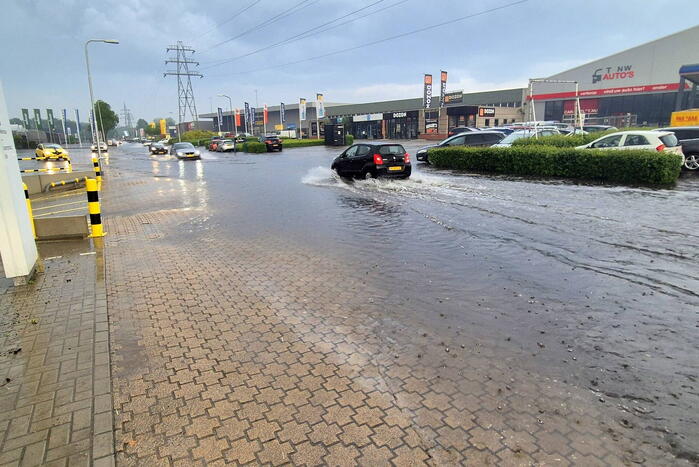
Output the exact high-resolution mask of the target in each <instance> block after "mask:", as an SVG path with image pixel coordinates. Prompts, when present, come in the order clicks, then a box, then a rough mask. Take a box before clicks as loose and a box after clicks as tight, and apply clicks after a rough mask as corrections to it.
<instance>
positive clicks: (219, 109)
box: [218, 107, 223, 129]
mask: <svg viewBox="0 0 699 467" xmlns="http://www.w3.org/2000/svg"><path fill="white" fill-rule="evenodd" d="M221 125H223V109H222V108H221V107H219V108H218V128H219V129H221Z"/></svg>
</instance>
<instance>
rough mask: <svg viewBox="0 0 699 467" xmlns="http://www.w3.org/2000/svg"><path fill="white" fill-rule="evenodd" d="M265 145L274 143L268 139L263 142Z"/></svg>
mask: <svg viewBox="0 0 699 467" xmlns="http://www.w3.org/2000/svg"><path fill="white" fill-rule="evenodd" d="M265 143H267V144H272V143H274V141H272V140H271V139H268V140H266V141H265Z"/></svg>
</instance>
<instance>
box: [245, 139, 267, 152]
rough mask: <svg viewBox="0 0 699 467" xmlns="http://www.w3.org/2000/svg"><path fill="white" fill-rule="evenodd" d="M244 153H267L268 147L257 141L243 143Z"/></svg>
mask: <svg viewBox="0 0 699 467" xmlns="http://www.w3.org/2000/svg"><path fill="white" fill-rule="evenodd" d="M243 151H245V152H252V153H260V152H267V145H266V144H265V143H260V142H257V141H246V142H245V143H243Z"/></svg>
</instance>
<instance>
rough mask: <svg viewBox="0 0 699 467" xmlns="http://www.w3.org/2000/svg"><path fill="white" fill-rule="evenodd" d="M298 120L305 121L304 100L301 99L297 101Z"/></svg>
mask: <svg viewBox="0 0 699 467" xmlns="http://www.w3.org/2000/svg"><path fill="white" fill-rule="evenodd" d="M299 120H301V121H304V120H306V99H304V98H303V97H302V98H300V99H299Z"/></svg>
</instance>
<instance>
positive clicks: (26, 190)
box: [22, 183, 36, 238]
mask: <svg viewBox="0 0 699 467" xmlns="http://www.w3.org/2000/svg"><path fill="white" fill-rule="evenodd" d="M22 187H23V188H24V199H25V200H26V203H27V212H28V213H29V222H30V223H31V224H32V234H34V238H36V227H35V226H34V212H33V211H32V202H31V200H30V199H29V188H27V184H26V183H22Z"/></svg>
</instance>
